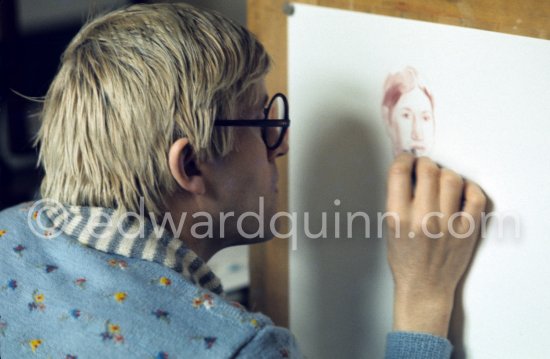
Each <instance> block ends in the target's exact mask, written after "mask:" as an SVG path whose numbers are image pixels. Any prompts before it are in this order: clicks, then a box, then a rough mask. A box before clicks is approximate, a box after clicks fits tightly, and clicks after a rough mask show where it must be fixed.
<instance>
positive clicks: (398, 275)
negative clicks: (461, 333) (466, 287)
mask: <svg viewBox="0 0 550 359" xmlns="http://www.w3.org/2000/svg"><path fill="white" fill-rule="evenodd" d="M414 177H416V181H414V180H413V178H414ZM415 182H416V183H415ZM485 206H486V197H485V195H484V194H483V192H482V190H481V189H480V188H479V187H478V186H477V185H476V184H474V183H472V182H470V181H468V180H463V179H462V177H461V176H459V175H458V174H456V173H455V172H453V171H451V170H449V169H445V168H439V167H438V166H437V164H435V163H434V162H433V161H431V160H430V159H428V158H426V157H421V158H415V157H413V156H412V155H410V154H406V153H403V154H401V155H399V156H398V157H397V158H396V159H395V161H394V163H393V164H392V166H391V168H390V171H389V175H388V199H387V210H388V212H390V213H391V212H393V213H395V214H396V215H397V217H392V216H390V217H387V220H388V222H387V223H388V237H387V243H388V262H389V264H390V267H391V270H392V274H393V279H394V284H395V294H394V323H393V329H394V330H403V331H417V332H426V333H431V334H434V335H439V336H442V337H446V336H447V332H448V327H449V321H450V317H451V312H452V308H453V299H454V293H455V289H456V287H457V284H458V282H459V281H460V279H461V278H462V276H463V275H464V272H465V271H466V268H467V267H468V264H469V262H470V259H471V257H472V254H473V251H474V248H475V245H476V242H477V240H478V238H479V232H480V222H481V214H482V212H483V211H484V210H485Z"/></svg>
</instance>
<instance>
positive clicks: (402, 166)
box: [389, 162, 411, 177]
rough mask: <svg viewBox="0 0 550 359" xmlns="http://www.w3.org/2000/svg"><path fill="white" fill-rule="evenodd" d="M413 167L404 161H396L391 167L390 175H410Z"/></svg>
mask: <svg viewBox="0 0 550 359" xmlns="http://www.w3.org/2000/svg"><path fill="white" fill-rule="evenodd" d="M410 173H411V169H410V166H409V164H407V163H404V162H394V163H393V164H392V165H391V167H390V169H389V176H390V177H394V176H405V175H406V176H409V175H410Z"/></svg>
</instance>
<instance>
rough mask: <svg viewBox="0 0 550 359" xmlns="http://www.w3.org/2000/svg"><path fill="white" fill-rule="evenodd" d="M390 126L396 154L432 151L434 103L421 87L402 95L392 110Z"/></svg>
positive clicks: (424, 153)
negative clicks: (404, 151)
mask: <svg viewBox="0 0 550 359" xmlns="http://www.w3.org/2000/svg"><path fill="white" fill-rule="evenodd" d="M389 127H390V128H389V131H390V137H391V139H392V142H393V147H394V154H398V153H400V152H402V151H403V150H406V151H411V152H413V153H414V154H415V155H417V156H424V155H426V154H427V153H429V152H430V150H431V148H432V146H433V142H434V129H435V126H434V116H433V110H432V104H431V102H430V99H429V98H428V96H426V94H425V93H424V92H423V91H422V90H421V89H420V88H419V87H415V88H414V89H413V90H411V91H409V92H406V93H404V94H402V95H401V97H400V98H399V100H398V101H397V103H396V104H395V107H394V108H393V110H392V111H391V119H390V123H389Z"/></svg>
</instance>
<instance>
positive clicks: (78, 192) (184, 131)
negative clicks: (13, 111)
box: [37, 4, 270, 215]
mask: <svg viewBox="0 0 550 359" xmlns="http://www.w3.org/2000/svg"><path fill="white" fill-rule="evenodd" d="M269 66H270V58H269V56H268V54H267V53H266V52H265V50H264V48H263V46H262V45H261V44H260V43H259V42H258V41H257V40H256V39H255V37H254V36H253V35H252V34H251V33H249V32H248V31H247V30H246V29H244V28H243V27H241V26H240V25H237V24H236V23H234V22H232V21H231V20H228V19H226V18H224V17H222V16H221V15H219V14H216V13H213V12H207V11H203V10H198V9H196V8H194V7H191V6H189V5H186V4H149V5H144V4H141V5H134V6H131V7H129V8H127V9H122V10H118V11H115V12H112V13H109V14H107V15H104V16H102V17H99V18H97V19H95V20H92V21H90V22H89V23H88V24H86V25H85V26H84V27H83V28H82V29H81V30H80V32H79V33H78V34H77V35H76V36H75V38H74V39H73V40H72V42H71V43H70V44H69V46H68V48H67V49H66V50H65V52H64V54H63V56H62V60H61V67H60V70H59V72H58V74H57V75H56V77H55V79H54V80H53V82H52V84H51V86H50V89H49V90H48V93H47V95H46V99H45V103H44V109H43V113H42V119H43V122H42V126H41V129H40V131H39V134H38V137H37V143H40V161H41V162H42V164H43V166H44V169H45V177H44V180H43V182H42V187H41V193H42V196H43V197H44V198H52V199H55V200H58V201H60V202H63V203H67V204H73V205H85V206H99V207H109V208H119V209H125V210H137V209H138V208H139V203H140V198H143V201H144V204H145V207H146V209H147V210H148V211H151V212H153V213H154V214H155V215H160V214H161V213H162V212H163V211H165V210H166V204H165V203H166V202H165V198H168V197H169V196H171V195H172V194H174V193H175V191H176V189H177V186H176V183H175V181H174V179H173V178H172V176H171V174H170V170H169V167H168V160H167V154H168V151H169V148H170V146H171V144H172V143H173V142H174V140H175V139H177V138H180V137H187V138H188V139H189V142H190V144H191V146H192V148H193V149H194V152H195V154H196V156H197V159H198V160H199V161H208V160H211V159H213V158H216V157H220V156H224V155H226V154H227V153H228V152H230V151H231V150H232V149H233V132H232V130H231V129H219V128H216V130H214V127H213V122H214V119H216V118H236V117H237V118H238V116H239V114H240V112H241V111H243V108H246V107H247V106H250V105H251V103H250V102H251V100H250V98H251V97H254V96H250V95H251V94H252V93H253V92H254V91H255V86H254V84H256V83H257V82H258V81H259V80H260V79H261V78H262V77H263V76H264V75H265V74H266V73H267V71H268V69H269Z"/></svg>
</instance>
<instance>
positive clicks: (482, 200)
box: [469, 192, 487, 210]
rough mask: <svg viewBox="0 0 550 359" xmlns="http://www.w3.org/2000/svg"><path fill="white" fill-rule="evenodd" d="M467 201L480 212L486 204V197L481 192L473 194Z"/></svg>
mask: <svg viewBox="0 0 550 359" xmlns="http://www.w3.org/2000/svg"><path fill="white" fill-rule="evenodd" d="M469 201H470V202H471V203H472V204H473V205H474V206H475V207H476V208H479V209H480V210H483V209H484V208H485V206H486V204H487V197H485V195H484V194H483V193H481V192H478V193H474V194H473V195H472V196H471V197H470V198H469Z"/></svg>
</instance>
